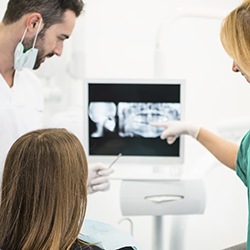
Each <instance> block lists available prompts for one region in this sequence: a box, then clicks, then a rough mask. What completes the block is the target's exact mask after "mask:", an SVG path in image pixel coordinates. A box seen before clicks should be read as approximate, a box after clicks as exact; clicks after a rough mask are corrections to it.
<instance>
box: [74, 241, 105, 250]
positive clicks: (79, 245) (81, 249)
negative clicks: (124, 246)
mask: <svg viewBox="0 0 250 250" xmlns="http://www.w3.org/2000/svg"><path fill="white" fill-rule="evenodd" d="M70 250H103V249H102V248H100V247H98V246H95V245H92V244H89V243H86V242H84V241H81V240H78V239H77V240H76V242H75V243H74V244H73V245H72V247H71V249H70Z"/></svg>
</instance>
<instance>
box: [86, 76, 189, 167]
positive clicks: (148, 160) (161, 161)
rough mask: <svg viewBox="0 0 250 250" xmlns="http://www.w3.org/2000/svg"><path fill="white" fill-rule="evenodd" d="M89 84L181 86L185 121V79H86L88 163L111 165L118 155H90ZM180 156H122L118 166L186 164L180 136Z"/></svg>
mask: <svg viewBox="0 0 250 250" xmlns="http://www.w3.org/2000/svg"><path fill="white" fill-rule="evenodd" d="M89 84H163V85H164V84H165V85H166V84H167V85H168V84H178V85H180V103H181V120H183V119H184V115H185V111H184V106H185V100H184V97H185V80H184V79H154V78H151V79H142V78H140V79H136V78H127V79H125V78H124V79H121V78H105V79H104V78H86V79H85V80H84V85H83V96H84V100H83V110H84V112H83V116H84V123H83V124H84V128H83V145H84V149H85V153H86V155H87V158H88V162H89V163H90V164H91V163H94V162H102V163H104V164H107V165H108V164H110V163H111V162H112V161H113V160H114V159H115V157H116V155H109V156H106V155H100V156H97V155H90V154H89V117H88V106H89V95H88V91H89ZM179 140H180V155H179V156H177V157H176V156H122V157H120V159H119V161H118V162H117V164H119V165H127V164H129V165H135V166H137V165H140V166H141V165H145V166H151V167H157V166H167V165H182V164H183V163H184V137H183V136H180V138H179Z"/></svg>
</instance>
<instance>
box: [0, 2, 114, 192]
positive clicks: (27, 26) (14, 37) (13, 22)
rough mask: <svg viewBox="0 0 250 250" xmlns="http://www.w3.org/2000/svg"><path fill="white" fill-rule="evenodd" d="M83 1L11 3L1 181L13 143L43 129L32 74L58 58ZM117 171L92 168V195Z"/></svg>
mask: <svg viewBox="0 0 250 250" xmlns="http://www.w3.org/2000/svg"><path fill="white" fill-rule="evenodd" d="M83 6H84V4H83V2H82V1H81V0H72V1H62V0H43V1H37V0H10V1H9V2H8V6H7V10H6V12H5V14H4V17H3V20H2V22H1V23H0V179H1V176H2V170H3V162H4V160H5V157H6V154H7V152H8V150H9V148H10V146H11V145H12V143H13V142H14V141H15V140H16V139H17V138H18V137H20V136H21V135H23V134H24V133H26V132H28V131H30V130H34V129H38V128H42V127H43V109H44V106H43V93H42V86H41V83H40V80H39V79H38V78H37V77H36V76H35V74H34V73H33V72H32V69H37V68H39V66H40V65H41V63H43V62H44V61H45V59H46V58H49V57H52V56H53V55H57V56H60V55H61V54H62V51H63V43H64V40H66V39H68V38H69V37H70V35H71V33H72V31H73V29H74V26H75V20H76V18H77V17H78V16H79V15H80V14H81V12H82V9H83ZM112 172H113V169H112V168H111V169H110V168H107V166H105V165H103V164H101V163H97V164H94V165H92V166H89V178H88V190H89V193H93V192H96V191H105V190H108V189H109V186H110V182H109V175H110V174H111V173H112Z"/></svg>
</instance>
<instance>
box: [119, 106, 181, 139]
mask: <svg viewBox="0 0 250 250" xmlns="http://www.w3.org/2000/svg"><path fill="white" fill-rule="evenodd" d="M168 120H180V104H176V103H152V102H148V103H144V102H138V103H136V102H133V103H129V102H121V103H119V104H118V123H119V136H121V137H134V136H142V137H144V138H155V137H158V136H160V134H161V133H162V131H163V128H160V127H155V126H151V125H150V123H151V122H165V121H168Z"/></svg>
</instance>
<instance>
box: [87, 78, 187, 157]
mask: <svg viewBox="0 0 250 250" xmlns="http://www.w3.org/2000/svg"><path fill="white" fill-rule="evenodd" d="M181 86H182V85H181V84H180V82H178V81H177V82H171V81H170V82H163V83H157V82H152V83H149V82H141V83H138V82H137V83H136V82H131V81H130V82H129V83H126V82H124V83H122V82H119V83H116V82H107V83H104V82H103V83H102V82H89V83H88V89H87V100H86V101H87V105H86V107H87V109H88V110H87V113H88V147H89V154H90V155H95V156H100V155H103V156H108V155H118V154H119V153H122V155H123V157H125V156H169V157H178V156H180V140H179V138H178V139H177V140H176V141H175V143H174V144H172V145H169V144H167V143H166V142H165V141H163V140H160V138H159V136H160V134H161V132H162V130H163V128H161V127H156V126H152V125H150V123H151V122H164V121H167V120H180V119H181V118H182V115H183V114H182V107H183V103H182V101H181V100H182V98H181V93H182V92H181Z"/></svg>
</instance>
